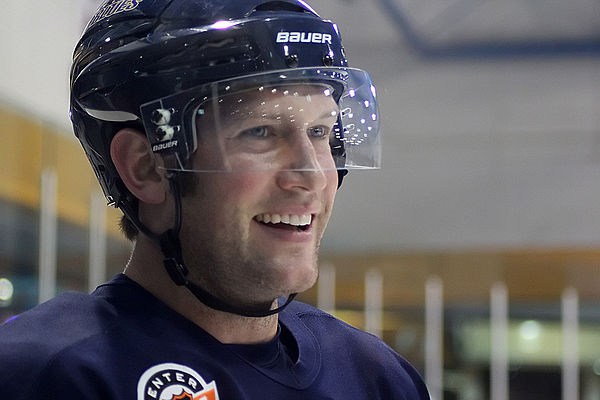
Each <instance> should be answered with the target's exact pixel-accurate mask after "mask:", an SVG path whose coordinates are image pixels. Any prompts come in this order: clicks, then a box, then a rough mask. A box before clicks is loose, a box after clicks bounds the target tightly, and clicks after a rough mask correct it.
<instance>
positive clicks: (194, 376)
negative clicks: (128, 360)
mask: <svg viewBox="0 0 600 400" xmlns="http://www.w3.org/2000/svg"><path fill="white" fill-rule="evenodd" d="M137 393H138V396H137V398H138V400H219V393H218V392H217V385H216V383H215V382H214V381H212V382H210V383H206V381H205V380H204V379H203V378H202V377H201V376H200V374H198V373H197V372H196V371H194V370H193V369H191V368H189V367H186V366H185V365H179V364H173V363H164V364H159V365H155V366H154V367H151V368H149V369H147V370H146V372H144V373H143V374H142V376H141V377H140V380H139V381H138V386H137Z"/></svg>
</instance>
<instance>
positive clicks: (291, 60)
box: [285, 54, 299, 68]
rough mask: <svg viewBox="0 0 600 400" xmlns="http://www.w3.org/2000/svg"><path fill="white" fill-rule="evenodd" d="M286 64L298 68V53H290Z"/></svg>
mask: <svg viewBox="0 0 600 400" xmlns="http://www.w3.org/2000/svg"><path fill="white" fill-rule="evenodd" d="M285 64H286V65H287V66H288V67H290V68H296V67H297V66H298V64H299V60H298V55H297V54H290V55H288V56H287V57H286V58H285Z"/></svg>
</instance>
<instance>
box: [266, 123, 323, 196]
mask: <svg viewBox="0 0 600 400" xmlns="http://www.w3.org/2000/svg"><path fill="white" fill-rule="evenodd" d="M288 146H289V147H288V149H287V151H286V152H285V153H284V157H285V159H286V160H285V162H284V163H283V168H282V169H281V170H280V171H279V172H278V175H277V184H278V185H279V186H280V187H281V188H282V189H285V190H306V191H319V190H322V189H324V188H325V187H326V186H327V176H326V174H325V170H324V168H326V167H327V165H322V164H323V160H322V158H323V155H322V154H319V152H317V151H316V149H315V147H314V145H313V143H312V142H311V140H310V139H309V138H308V137H307V136H306V135H300V137H299V138H298V139H297V140H294V141H293V142H292V143H289V145H288ZM326 156H330V154H327V155H326Z"/></svg>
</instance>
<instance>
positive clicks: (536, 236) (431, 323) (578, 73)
mask: <svg viewBox="0 0 600 400" xmlns="http://www.w3.org/2000/svg"><path fill="white" fill-rule="evenodd" d="M311 4H312V5H313V7H314V8H315V9H316V10H317V11H318V12H319V13H320V14H321V15H322V16H324V17H327V18H330V19H332V20H334V21H335V22H337V23H338V24H339V26H340V29H341V32H342V36H343V38H344V44H345V46H346V50H347V53H348V55H349V58H350V61H351V64H352V66H354V67H358V68H362V69H366V70H368V71H369V72H370V73H371V75H372V77H373V80H374V82H375V84H376V86H377V87H378V96H379V100H380V111H381V114H382V121H383V144H384V168H383V169H382V170H380V171H375V172H354V173H352V174H350V175H349V176H348V177H347V178H346V180H345V181H344V185H343V186H342V188H341V189H340V191H339V193H338V198H337V204H336V209H335V212H334V216H333V219H332V221H331V223H330V227H329V228H328V232H327V235H326V239H325V240H324V242H323V246H322V257H321V276H320V278H319V283H318V285H317V286H315V288H313V289H311V290H310V291H309V292H307V293H304V294H302V296H301V300H303V301H306V302H309V303H311V304H315V305H319V306H320V307H322V308H324V309H325V310H328V311H330V312H332V313H334V314H335V315H336V316H338V317H339V318H342V319H343V320H345V321H347V322H348V323H350V324H352V325H355V326H357V327H359V328H361V329H366V330H368V331H370V332H372V333H373V334H375V335H378V336H380V337H382V338H383V339H384V340H385V341H386V342H387V343H388V344H389V345H390V346H392V347H393V348H394V349H395V350H397V351H398V352H399V353H401V354H402V355H404V356H405V357H406V358H407V359H408V360H410V361H411V362H412V363H413V364H414V365H415V366H417V368H419V370H420V371H421V372H422V373H423V375H424V376H425V379H426V381H427V383H428V385H429V387H430V390H431V392H432V398H433V399H434V400H441V399H446V400H452V399H457V400H471V399H473V400H475V399H491V400H506V399H513V400H514V399H563V400H575V399H584V400H592V399H600V3H599V2H598V1H596V0H570V1H568V2H567V1H565V0H562V1H560V0H494V1H486V0H370V1H367V0H313V1H312V2H311ZM98 5H99V2H98V1H97V0H53V1H43V2H40V1H35V0H21V1H6V2H5V4H4V5H3V12H2V13H1V14H0V36H1V37H2V40H1V41H0V54H1V56H0V138H1V145H2V153H1V154H2V156H1V157H0V323H2V322H3V321H5V320H7V319H8V318H10V317H11V316H13V315H15V314H17V313H20V312H22V311H24V310H27V309H29V308H31V307H33V306H35V305H36V304H37V303H38V302H40V301H44V300H47V299H49V298H51V297H52V296H54V295H56V294H57V293H60V292H62V291H65V290H80V291H90V290H93V288H94V287H95V286H96V285H98V284H99V283H101V282H102V281H104V280H106V279H108V278H110V277H111V276H112V275H114V274H115V273H118V272H120V271H121V270H122V267H123V265H124V263H125V262H126V261H127V258H128V256H129V251H130V244H129V243H127V242H126V241H125V240H124V239H123V238H122V237H121V235H120V233H119V232H118V228H117V221H118V219H119V217H120V214H119V212H118V211H116V210H112V209H108V208H107V207H106V202H105V200H104V198H103V196H102V194H101V193H100V192H99V186H98V185H97V183H96V180H95V178H94V177H93V174H92V172H91V168H90V167H89V165H88V163H87V160H86V159H85V156H84V154H83V151H82V150H81V148H80V145H79V144H78V143H77V142H76V140H75V138H74V137H73V134H72V130H71V127H70V123H69V119H68V92H69V90H68V87H69V84H68V71H69V67H70V60H71V55H72V51H73V48H74V45H75V43H76V42H77V40H78V38H79V35H80V34H81V32H82V30H83V28H84V26H85V24H86V22H87V20H88V19H89V17H90V16H91V15H92V14H93V12H94V11H95V10H96V8H97V7H98ZM365 373H368V372H367V371H366V372H365Z"/></svg>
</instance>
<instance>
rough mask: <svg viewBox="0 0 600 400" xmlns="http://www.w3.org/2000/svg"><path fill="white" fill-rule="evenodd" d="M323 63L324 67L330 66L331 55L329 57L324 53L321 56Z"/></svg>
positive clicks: (331, 63) (331, 62)
mask: <svg viewBox="0 0 600 400" xmlns="http://www.w3.org/2000/svg"><path fill="white" fill-rule="evenodd" d="M323 65H324V66H326V67H331V66H332V65H333V57H331V56H330V55H329V54H325V55H324V56H323Z"/></svg>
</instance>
